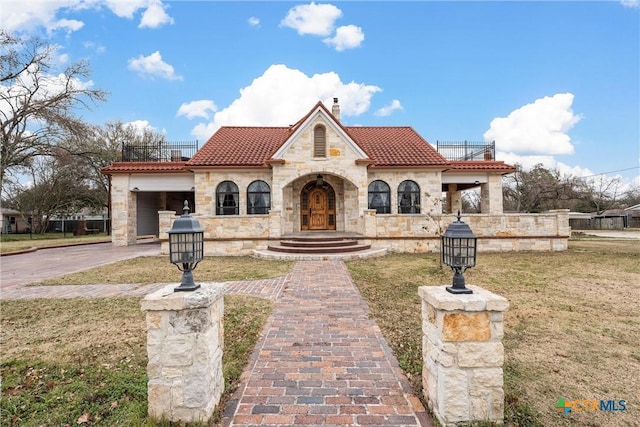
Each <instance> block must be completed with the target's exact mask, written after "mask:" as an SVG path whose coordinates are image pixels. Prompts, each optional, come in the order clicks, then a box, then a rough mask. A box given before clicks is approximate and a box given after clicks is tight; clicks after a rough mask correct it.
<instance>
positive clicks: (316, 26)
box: [280, 2, 342, 36]
mask: <svg viewBox="0 0 640 427" xmlns="http://www.w3.org/2000/svg"><path fill="white" fill-rule="evenodd" d="M341 16H342V11H341V10H340V9H338V8H337V7H336V6H334V5H332V4H315V3H314V2H311V3H310V4H304V5H299V6H294V7H292V8H291V9H289V12H288V13H287V16H286V17H285V18H284V19H283V20H282V21H281V22H280V25H282V26H284V27H289V28H293V29H294V30H296V31H297V32H298V34H300V35H305V34H312V35H316V36H328V35H329V34H331V32H332V31H333V28H334V22H335V21H336V19H338V18H340V17H341Z"/></svg>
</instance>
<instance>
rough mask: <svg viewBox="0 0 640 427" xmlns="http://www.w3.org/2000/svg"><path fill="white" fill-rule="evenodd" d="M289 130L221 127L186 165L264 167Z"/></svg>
mask: <svg viewBox="0 0 640 427" xmlns="http://www.w3.org/2000/svg"><path fill="white" fill-rule="evenodd" d="M291 133H292V128H290V127H249V126H246V127H241V126H224V127H221V128H220V129H218V131H217V132H216V133H214V134H213V136H212V137H211V138H209V140H208V141H207V142H206V143H205V144H204V145H203V146H202V148H201V149H200V150H199V151H198V152H197V153H196V155H195V156H193V157H192V158H191V160H189V162H188V163H187V165H188V166H190V167H191V166H264V165H265V164H266V161H267V160H268V159H270V158H271V156H272V155H273V153H275V152H276V150H277V149H278V148H280V146H281V145H282V144H284V142H285V141H286V140H287V138H288V137H289V135H291Z"/></svg>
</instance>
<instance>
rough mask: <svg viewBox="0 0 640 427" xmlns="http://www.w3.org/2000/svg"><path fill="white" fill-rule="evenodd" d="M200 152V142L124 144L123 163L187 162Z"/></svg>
mask: <svg viewBox="0 0 640 427" xmlns="http://www.w3.org/2000/svg"><path fill="white" fill-rule="evenodd" d="M197 151H198V141H188V142H171V143H170V142H164V141H161V142H154V143H133V142H132V143H129V142H124V143H123V144H122V161H123V162H186V161H187V160H189V159H190V158H191V157H193V156H194V155H195V154H196V152H197Z"/></svg>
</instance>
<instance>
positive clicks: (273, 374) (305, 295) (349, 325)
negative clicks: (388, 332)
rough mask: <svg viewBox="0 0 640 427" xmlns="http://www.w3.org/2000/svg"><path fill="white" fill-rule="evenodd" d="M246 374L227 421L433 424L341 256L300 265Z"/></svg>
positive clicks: (248, 423)
mask: <svg viewBox="0 0 640 427" xmlns="http://www.w3.org/2000/svg"><path fill="white" fill-rule="evenodd" d="M244 376H245V380H244V382H243V384H242V385H241V386H240V388H239V390H238V391H237V392H236V395H235V400H234V401H233V402H232V403H231V405H230V406H229V407H228V408H227V411H226V416H227V419H226V422H225V424H227V425H229V424H230V425H232V426H237V427H241V426H253V425H256V426H257V425H309V426H312V425H313V426H320V425H361V426H365V425H366V426H372V425H380V426H417V425H421V423H422V424H423V425H426V424H428V421H427V420H426V416H425V414H424V408H423V407H422V405H421V404H420V401H419V400H418V399H417V398H416V397H415V396H412V395H411V394H410V390H409V386H408V383H407V380H406V378H405V377H404V376H403V375H402V373H401V372H400V370H399V368H398V367H397V362H396V360H395V358H394V357H393V356H392V355H391V352H390V351H389V349H388V347H387V345H386V342H385V340H384V338H383V337H382V334H381V332H380V330H379V328H378V327H377V326H376V324H375V322H374V321H373V320H371V319H370V318H369V316H368V308H367V305H366V303H365V302H364V300H363V299H362V298H361V296H360V294H359V292H358V290H357V289H356V288H355V285H354V284H353V281H352V280H351V276H350V275H349V273H348V271H347V269H346V267H345V265H344V263H343V262H342V261H299V262H297V263H296V264H295V266H294V268H293V270H292V272H291V274H290V275H289V278H288V280H287V281H286V282H285V284H284V289H283V291H282V294H281V296H280V298H279V299H278V300H277V301H276V306H275V309H274V312H273V314H272V316H271V318H270V320H269V323H268V325H267V326H266V334H265V337H264V338H263V340H262V342H261V343H259V344H258V346H257V348H256V353H255V354H254V361H253V362H252V364H250V367H249V369H248V371H247V372H245V375H244Z"/></svg>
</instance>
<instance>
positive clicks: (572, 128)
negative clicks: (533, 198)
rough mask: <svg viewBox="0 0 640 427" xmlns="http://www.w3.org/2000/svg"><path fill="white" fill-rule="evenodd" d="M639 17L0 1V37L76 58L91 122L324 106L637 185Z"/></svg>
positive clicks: (196, 134)
mask: <svg viewBox="0 0 640 427" xmlns="http://www.w3.org/2000/svg"><path fill="white" fill-rule="evenodd" d="M639 12H640V9H639V7H638V1H637V0H624V1H615V0H610V1H600V2H596V1H584V2H578V1H568V2H555V1H538V2H519V1H518V2H516V1H502V2H489V1H472V2H454V1H439V2H436V1H422V2H419V1H408V2H397V1H396V2H384V1H377V2H368V1H351V2H315V3H314V2H306V3H305V2H284V1H260V2H246V1H234V2H226V1H164V2H161V1H160V0H132V1H127V2H123V1H114V0H46V1H36V0H19V1H14V0H3V2H2V4H1V5H0V27H1V28H4V29H8V30H10V31H13V32H14V33H15V34H18V35H33V34H38V35H42V36H45V37H47V38H48V40H49V41H50V42H51V43H53V44H56V45H58V46H59V48H58V55H59V60H60V65H61V66H63V65H64V64H65V63H66V64H68V63H70V62H74V61H78V60H81V59H87V60H88V61H89V62H90V63H91V66H92V70H93V72H92V75H91V82H87V83H86V84H92V85H93V87H94V88H100V89H104V90H106V91H107V92H109V97H108V102H107V103H104V104H100V105H99V106H98V107H96V108H94V109H93V111H90V112H83V114H84V115H85V116H86V118H87V120H89V121H91V122H94V123H98V124H100V123H105V122H107V121H115V120H120V121H123V122H126V123H132V124H135V125H137V126H149V127H152V128H154V129H155V130H157V131H160V132H163V133H165V134H166V136H167V139H168V140H170V141H184V140H193V139H198V140H199V141H200V144H201V145H202V144H203V143H204V141H205V140H206V139H207V138H208V137H209V136H210V135H211V134H213V132H214V131H215V130H216V129H217V128H218V127H219V126H221V125H287V124H290V123H294V122H295V121H297V120H298V119H299V118H300V117H302V116H303V115H304V114H305V113H307V112H308V111H309V110H310V109H311V107H312V106H313V105H314V104H315V103H316V102H317V101H318V100H321V101H324V102H325V103H326V104H327V106H330V103H331V99H332V98H333V97H334V96H335V97H338V98H339V99H340V105H341V110H342V122H343V124H345V125H356V126H357V125H368V126H371V125H372V126H378V125H380V126H392V125H408V126H412V127H413V128H415V129H416V130H417V131H418V132H419V133H420V134H421V135H422V136H423V137H424V138H425V139H427V140H428V141H429V142H431V143H433V144H435V143H436V141H438V140H440V141H461V140H469V141H482V140H495V141H496V145H497V150H498V153H499V154H498V158H499V159H501V160H505V161H507V162H509V163H521V164H523V165H525V166H532V165H534V164H536V163H543V164H544V165H545V166H546V167H550V168H558V169H559V170H560V171H561V172H563V173H567V174H572V175H580V176H588V175H594V174H599V173H609V176H615V175H619V176H621V177H622V178H623V179H624V180H625V181H627V182H629V183H631V182H633V183H634V184H635V185H639V184H640V180H639V175H640V169H639V164H640V83H639V81H640V30H639V27H640V19H639Z"/></svg>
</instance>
